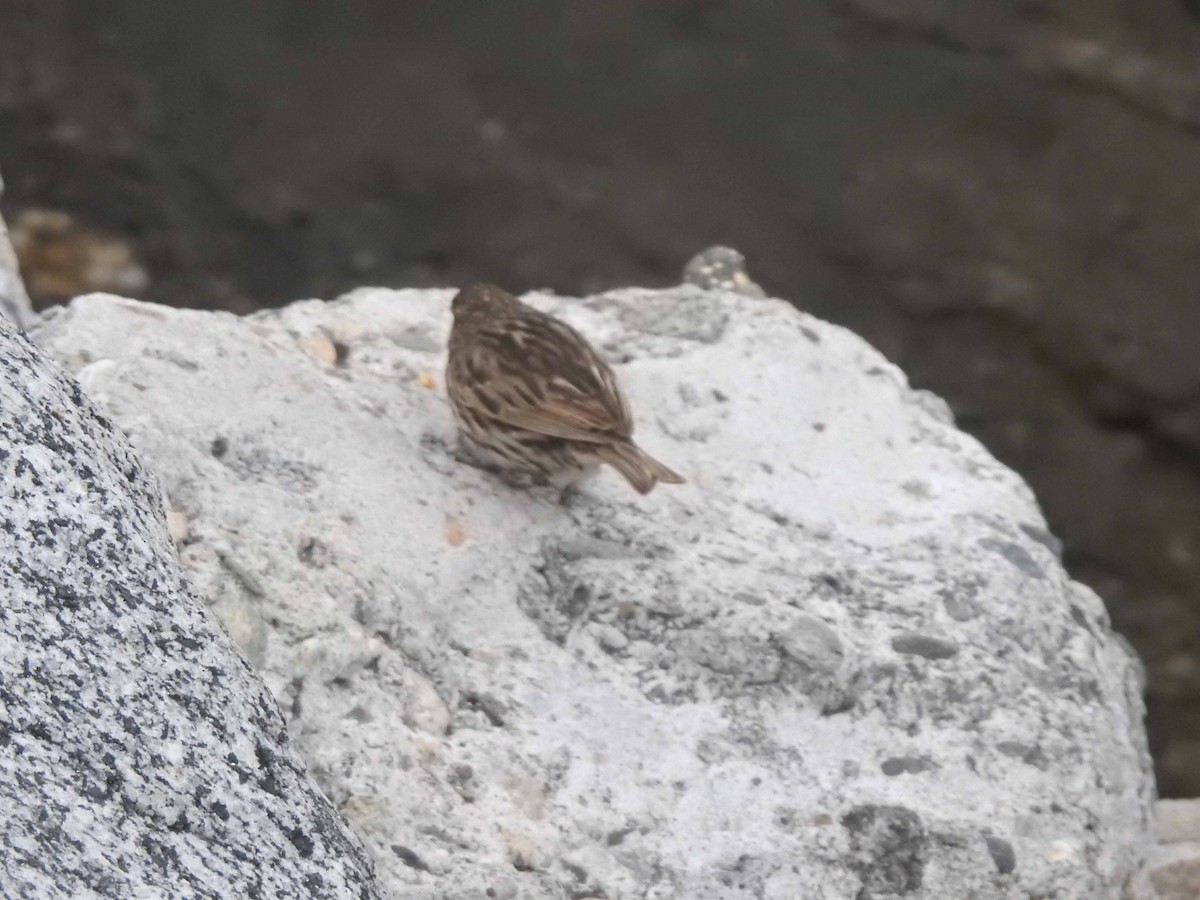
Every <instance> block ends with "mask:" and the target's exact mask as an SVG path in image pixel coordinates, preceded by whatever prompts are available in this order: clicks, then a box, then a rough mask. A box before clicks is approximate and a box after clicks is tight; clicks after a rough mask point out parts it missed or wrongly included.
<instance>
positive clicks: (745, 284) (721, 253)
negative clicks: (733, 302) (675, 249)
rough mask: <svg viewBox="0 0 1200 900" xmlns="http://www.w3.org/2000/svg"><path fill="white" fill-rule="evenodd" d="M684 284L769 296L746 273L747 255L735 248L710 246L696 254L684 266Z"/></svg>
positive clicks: (707, 289) (747, 294)
mask: <svg viewBox="0 0 1200 900" xmlns="http://www.w3.org/2000/svg"><path fill="white" fill-rule="evenodd" d="M683 283H684V284H691V285H695V286H696V287H698V288H701V289H703V290H706V291H731V292H733V293H735V294H744V295H745V296H747V297H765V296H767V293H766V291H764V290H763V289H762V288H761V287H759V286H758V285H757V284H755V283H754V282H753V281H752V280H751V279H750V276H749V275H747V274H746V257H745V256H743V255H742V254H741V253H739V252H738V251H736V250H734V249H733V248H732V247H720V246H717V247H709V248H708V249H707V250H702V251H701V252H700V253H697V254H696V255H695V256H693V257H692V258H691V259H690V260H689V261H688V264H687V265H686V266H684V267H683Z"/></svg>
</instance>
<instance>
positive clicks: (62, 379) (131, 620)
mask: <svg viewBox="0 0 1200 900" xmlns="http://www.w3.org/2000/svg"><path fill="white" fill-rule="evenodd" d="M0 471H2V473H3V474H2V476H0V483H2V485H3V488H2V496H3V500H2V501H0V519H2V521H3V527H2V528H0V894H2V895H3V896H4V897H23V898H38V900H54V898H71V900H76V898H100V897H104V898H122V900H125V898H130V897H146V898H150V897H222V898H232V897H259V898H264V900H265V898H269V897H323V898H356V900H358V898H372V897H379V896H381V894H380V893H379V891H378V890H377V888H376V887H375V886H374V876H373V873H372V867H371V864H370V862H369V860H368V858H367V857H366V855H365V854H364V853H363V850H362V847H361V845H360V844H359V842H358V841H357V840H356V839H355V838H353V837H352V836H351V835H350V833H349V832H348V829H347V828H346V826H345V823H344V822H343V821H342V820H341V819H340V818H339V817H338V815H337V813H336V812H335V811H334V810H333V808H332V807H331V806H330V805H329V802H328V801H327V800H326V799H325V798H324V797H323V796H322V795H321V793H320V791H319V790H318V789H317V788H316V786H315V785H314V784H313V783H312V782H311V781H310V779H309V778H308V776H307V775H306V773H305V765H304V763H303V761H302V760H301V759H300V757H299V755H298V754H297V753H296V751H295V749H294V748H293V746H292V744H291V742H290V740H289V738H288V735H287V730H286V728H285V725H284V721H283V718H282V716H281V715H280V713H279V710H278V708H277V705H276V703H275V700H274V698H273V697H272V696H271V695H270V693H269V692H268V691H267V690H266V688H265V687H264V686H263V685H262V683H261V682H260V681H259V679H258V678H257V677H256V676H255V675H254V673H253V672H252V671H251V670H250V667H249V666H248V665H246V663H245V662H244V660H243V659H242V657H241V656H240V655H239V653H238V652H237V650H236V648H235V647H234V646H233V645H232V643H231V642H230V641H229V639H228V637H227V636H226V635H225V634H224V633H223V632H222V630H221V627H220V625H219V624H218V623H217V622H216V621H214V620H213V619H212V617H211V615H210V614H209V613H208V612H207V611H206V610H205V609H204V607H203V606H202V605H201V604H200V603H198V602H197V600H196V598H195V595H194V594H193V592H192V590H191V588H190V587H189V586H188V584H187V583H186V581H185V580H184V578H183V576H182V574H181V572H180V568H179V565H178V562H177V560H176V555H175V550H174V548H173V547H172V545H171V539H170V536H169V534H168V531H167V523H166V521H165V518H164V515H163V509H162V501H161V494H160V491H159V487H158V483H157V481H156V480H155V479H154V478H153V477H152V476H151V475H150V474H149V473H148V472H147V470H146V469H145V468H144V467H143V465H142V464H141V462H140V461H139V460H138V459H137V457H136V456H135V455H134V454H133V453H132V452H131V451H130V450H129V448H128V445H127V444H126V442H125V440H124V438H123V437H122V436H121V434H120V432H119V431H118V430H117V429H116V428H114V426H113V425H112V424H111V423H110V422H109V421H108V420H107V419H105V418H104V417H103V416H102V415H100V414H99V413H98V412H97V411H96V409H95V408H94V407H93V406H92V404H91V403H90V402H89V401H88V399H87V398H86V397H85V396H84V394H83V393H82V391H81V390H80V388H79V385H78V384H77V383H76V382H75V381H74V380H73V379H71V378H69V377H68V376H67V375H65V374H64V373H63V372H62V371H61V370H60V369H58V367H57V366H55V365H54V364H52V363H50V362H49V361H48V360H47V359H45V357H44V356H43V355H42V354H41V353H40V352H39V351H38V350H36V349H35V348H34V347H33V346H32V345H31V344H30V343H29V342H28V341H27V340H26V339H25V338H24V337H22V336H20V335H19V334H17V333H16V331H15V329H14V328H13V326H12V325H11V324H10V323H8V322H7V321H3V320H0Z"/></svg>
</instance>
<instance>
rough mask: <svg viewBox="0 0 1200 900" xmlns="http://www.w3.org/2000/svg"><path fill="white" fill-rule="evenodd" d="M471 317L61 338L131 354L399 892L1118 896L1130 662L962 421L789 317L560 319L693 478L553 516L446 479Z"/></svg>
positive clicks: (433, 311)
mask: <svg viewBox="0 0 1200 900" xmlns="http://www.w3.org/2000/svg"><path fill="white" fill-rule="evenodd" d="M450 296H451V292H449V291H400V292H393V291H384V290H363V291H358V292H356V293H354V294H352V295H350V296H348V297H346V298H343V299H342V300H340V301H337V302H334V303H328V304H326V303H320V302H305V303H297V304H293V305H292V306H290V307H287V308H285V309H283V310H279V311H272V312H265V313H260V314H257V315H255V316H252V317H250V318H248V319H236V318H233V317H231V316H227V315H216V314H209V313H202V312H191V311H176V310H165V309H160V308H153V310H152V311H153V312H154V315H153V316H151V315H146V314H145V313H146V312H147V311H148V310H149V309H150V308H148V307H144V306H143V305H140V304H134V303H131V302H129V301H124V300H118V299H115V298H110V297H103V296H92V297H87V298H83V299H81V300H78V301H76V302H75V303H74V304H73V305H72V306H71V307H70V308H69V309H68V310H65V311H62V312H59V313H57V314H55V315H54V316H52V317H50V318H49V320H48V321H47V322H46V323H45V325H44V326H43V327H41V328H40V329H39V331H38V339H39V340H40V341H42V342H44V344H45V345H46V346H47V347H49V348H50V350H51V351H52V352H53V353H54V354H56V355H57V356H58V358H60V359H61V360H62V361H63V362H64V364H66V365H68V366H76V367H77V366H78V365H79V362H78V361H79V360H81V359H111V360H115V361H116V362H117V365H116V366H115V367H113V368H112V369H111V370H110V375H109V376H108V377H106V378H105V380H104V382H103V384H102V385H101V386H100V387H102V389H103V393H104V396H105V397H106V398H107V399H106V401H105V405H106V409H107V411H108V413H109V414H110V415H111V416H112V417H113V419H114V420H115V421H116V422H118V423H119V424H120V425H121V426H122V427H123V428H125V429H127V430H128V431H129V433H130V436H131V439H132V440H133V442H134V443H135V444H136V445H137V446H138V447H139V448H140V449H141V451H142V453H143V454H144V455H145V457H146V458H147V459H148V461H149V462H150V464H151V465H152V467H153V468H154V469H155V470H156V471H157V472H158V473H159V475H160V478H161V479H162V481H163V484H164V487H165V490H166V494H167V496H168V499H169V503H170V505H171V507H172V508H174V509H178V510H181V511H183V512H185V513H186V515H187V517H188V522H189V530H188V540H187V543H186V545H185V546H184V547H183V549H182V552H181V556H182V559H183V561H184V563H185V565H186V566H187V567H188V568H189V570H190V572H191V573H192V577H193V579H194V580H195V582H196V584H197V586H198V588H199V589H200V591H201V592H202V593H203V594H205V595H206V596H208V597H209V598H211V599H212V601H213V603H214V608H215V609H217V611H218V612H219V613H220V614H221V615H222V616H226V617H229V621H230V624H231V626H232V630H234V631H235V633H237V634H238V635H239V636H241V638H242V640H245V641H248V642H249V645H248V646H246V648H245V649H246V652H247V653H248V654H249V655H250V656H251V657H252V658H253V659H254V660H255V661H256V663H257V665H259V667H260V670H261V672H262V674H263V677H264V678H265V679H266V681H267V682H268V684H269V685H271V687H272V689H273V690H274V691H275V692H276V695H277V696H278V697H279V700H280V702H281V704H282V706H283V707H284V709H285V711H287V713H288V715H289V717H290V723H291V728H292V731H293V734H294V735H295V737H296V739H297V740H298V742H299V745H300V747H301V748H302V750H303V752H304V755H305V756H306V757H307V759H308V760H309V762H310V764H311V765H312V767H313V770H314V772H315V773H316V775H317V777H318V778H319V780H320V782H321V784H322V785H323V787H324V788H325V790H326V792H327V793H328V794H329V796H330V797H331V798H332V799H333V800H334V802H335V803H336V804H337V805H338V807H339V809H340V810H341V811H342V812H343V813H344V814H345V815H346V816H347V817H348V818H349V819H350V821H351V822H352V823H353V824H354V825H355V826H356V828H357V829H358V830H359V832H360V833H361V834H362V835H363V836H364V838H365V839H366V841H367V843H368V845H369V846H370V848H371V850H372V851H373V853H374V855H375V858H376V860H377V862H378V865H379V869H380V873H381V877H382V878H383V879H384V881H385V882H386V883H387V884H388V885H389V886H390V887H391V888H392V889H393V890H394V892H395V893H396V895H397V896H403V897H418V898H423V897H428V898H435V897H436V898H464V900H465V898H468V897H470V898H475V897H480V896H487V895H488V894H487V891H489V890H491V891H492V894H491V895H493V896H509V895H511V896H520V897H524V898H551V897H554V898H559V897H563V896H577V897H578V896H587V895H589V894H590V895H595V896H605V897H608V898H610V900H621V898H633V897H638V898H689V900H701V898H721V900H738V898H750V897H755V898H758V897H763V898H781V900H782V898H797V897H805V898H808V897H812V898H843V897H854V896H861V897H866V896H871V897H876V898H882V897H891V896H902V895H907V894H911V895H912V896H914V897H915V896H921V897H926V898H952V900H960V898H964V897H972V898H993V897H994V898H1002V897H1003V898H1010V897H1025V896H1046V897H1050V896H1060V897H1087V898H1108V897H1117V896H1119V895H1120V892H1121V888H1122V886H1123V884H1124V883H1125V882H1126V880H1127V878H1128V877H1129V876H1130V874H1131V873H1133V872H1134V870H1135V869H1136V868H1137V866H1138V865H1139V863H1140V861H1141V859H1142V858H1143V857H1144V855H1145V854H1146V852H1147V842H1148V840H1149V839H1150V836H1151V831H1152V824H1151V819H1150V810H1151V802H1152V795H1153V784H1152V779H1151V775H1150V763H1149V757H1148V754H1147V752H1146V745H1145V736H1144V732H1143V729H1142V722H1141V719H1142V715H1143V709H1142V703H1141V699H1140V669H1139V666H1138V664H1137V662H1136V660H1135V659H1134V657H1133V656H1132V654H1131V652H1130V651H1129V650H1128V649H1127V647H1126V645H1125V644H1124V642H1123V641H1121V640H1119V639H1118V638H1116V636H1115V635H1114V634H1113V632H1112V630H1111V628H1110V625H1109V622H1108V617H1107V615H1106V614H1105V611H1104V609H1103V607H1102V605H1101V603H1100V601H1099V600H1098V599H1097V598H1096V596H1095V595H1094V594H1093V593H1091V592H1090V591H1088V590H1087V589H1085V588H1083V587H1080V586H1079V585H1076V584H1074V583H1072V582H1071V581H1070V579H1069V578H1068V577H1067V575H1066V574H1065V573H1064V572H1063V569H1062V566H1061V565H1060V563H1059V561H1058V559H1057V558H1056V555H1055V547H1056V543H1055V541H1054V539H1053V538H1052V537H1051V536H1050V535H1049V534H1048V533H1047V531H1046V526H1045V523H1044V522H1043V520H1042V517H1041V515H1040V514H1039V512H1038V509H1037V506H1036V504H1035V502H1034V499H1033V497H1032V495H1031V494H1030V492H1029V490H1028V488H1027V487H1026V486H1025V485H1024V484H1023V483H1022V482H1021V480H1020V479H1019V478H1018V477H1017V476H1016V475H1014V474H1013V473H1012V472H1011V471H1009V470H1008V469H1006V468H1004V467H1003V466H1001V465H999V464H998V463H996V462H995V461H994V460H993V459H992V458H991V457H989V456H988V455H987V453H986V452H984V450H983V449H982V448H981V447H980V446H979V445H978V444H977V443H976V442H975V441H974V440H972V439H971V438H969V437H966V436H964V435H963V434H961V433H960V432H958V431H956V430H955V429H954V428H953V426H952V425H950V424H948V423H947V422H946V421H945V410H944V407H941V406H939V405H938V404H936V403H932V402H931V401H930V399H929V398H928V397H926V396H923V395H921V394H919V393H916V392H914V391H912V390H910V389H909V388H908V386H907V384H906V382H905V379H904V376H903V375H902V374H901V373H900V372H899V371H898V370H897V369H896V368H895V367H894V366H892V365H890V364H889V363H887V362H886V361H885V360H884V359H882V358H881V357H880V356H879V355H878V354H877V353H876V352H875V351H873V350H872V349H871V348H870V347H868V346H867V345H866V344H865V343H864V342H862V341H861V340H860V339H858V338H857V337H855V336H854V335H852V334H849V333H848V332H846V331H843V330H841V329H838V328H836V327H833V326H830V325H827V324H825V323H823V322H820V321H818V320H815V319H813V318H811V317H809V316H805V315H802V314H800V313H797V312H796V311H795V310H794V309H792V308H791V307H790V306H788V305H786V304H784V303H782V302H779V301H774V300H764V299H755V298H750V297H744V296H739V295H736V294H732V293H719V292H705V291H702V290H699V289H697V288H695V287H683V288H679V289H675V290H671V291H665V292H652V291H641V290H630V291H623V292H618V293H614V294H609V295H603V296H600V297H596V298H593V299H591V300H589V301H587V302H579V301H573V300H566V299H560V298H554V297H546V296H541V297H536V298H533V302H535V303H536V304H537V305H539V306H540V307H542V308H544V309H547V310H551V311H553V312H555V313H558V314H561V315H562V316H563V317H564V318H566V319H568V320H569V321H570V322H572V323H573V324H575V325H576V326H578V327H579V328H581V329H582V330H583V331H584V332H585V333H586V334H588V335H589V336H590V337H591V338H592V339H593V340H594V341H595V342H596V343H597V344H598V345H600V346H601V347H603V348H604V350H605V352H606V353H607V354H608V356H609V357H610V358H611V359H612V360H613V361H614V363H616V364H617V369H618V374H619V377H620V378H621V379H622V381H623V382H624V384H625V385H626V387H627V389H628V392H629V394H630V396H631V400H632V405H633V409H634V413H635V418H636V420H637V422H638V438H639V441H640V442H641V443H642V444H643V445H644V446H645V447H646V449H647V450H648V451H650V452H651V453H653V454H654V455H655V456H657V457H659V458H661V459H663V460H664V461H665V462H666V463H667V464H669V465H671V466H672V467H673V468H676V469H678V470H679V471H681V472H683V473H684V474H686V475H687V476H688V477H689V479H690V484H688V485H686V486H683V487H679V488H671V487H662V488H660V489H659V490H657V491H656V492H655V493H653V494H652V495H650V496H648V497H645V498H639V497H637V496H636V495H634V494H633V493H632V492H631V491H629V489H628V488H627V487H626V486H625V485H624V484H623V483H622V482H620V481H619V480H618V479H617V478H616V477H615V476H613V475H611V474H604V475H602V476H601V477H599V478H597V479H595V480H593V481H591V482H589V483H587V484H586V485H585V486H584V488H583V489H582V491H581V492H580V493H578V494H577V495H575V497H574V498H573V499H572V500H571V502H570V504H569V505H568V506H567V507H563V506H560V505H559V504H558V502H557V494H556V493H554V492H550V491H539V490H536V489H535V490H531V491H519V490H514V489H512V488H509V487H507V486H505V485H504V484H503V483H501V482H500V481H498V480H497V479H496V478H495V477H493V476H491V475H489V474H487V473H485V472H482V471H480V470H478V469H475V468H471V467H470V466H467V465H464V464H463V463H461V462H460V461H459V460H458V459H457V458H456V457H455V454H454V452H453V448H454V444H455V433H454V429H453V424H452V420H451V417H450V415H449V413H448V410H447V408H446V401H445V398H444V396H443V393H442V391H441V389H440V387H438V385H440V382H441V378H440V374H441V369H442V366H443V364H444V355H443V352H442V349H441V348H442V347H444V342H445V337H446V331H447V328H448V325H449V317H448V310H447V304H448V301H449V299H450ZM316 334H323V335H331V336H336V340H337V341H338V342H339V343H340V344H342V345H343V346H342V348H341V349H340V350H339V351H338V353H337V359H336V360H335V363H334V364H333V365H330V364H329V361H328V359H327V358H326V357H327V356H328V353H325V354H323V355H322V354H316V357H315V358H314V354H313V353H312V351H311V346H312V345H311V343H308V344H306V342H308V341H310V339H311V337H312V336H313V335H316ZM230 560H236V561H237V567H236V568H234V567H232V566H231V565H230V564H229V561H230ZM247 573H249V575H250V576H251V577H250V578H247V577H246V574H247ZM250 612H253V614H254V615H255V616H257V619H256V622H258V623H261V626H262V627H261V629H258V626H257V625H256V626H255V628H251V629H246V628H245V627H244V626H243V624H242V623H243V622H244V620H245V617H246V616H247V615H248V614H249V613H250ZM256 629H258V630H256ZM246 635H249V636H248V637H247V636H246ZM431 693H432V694H436V698H435V697H433V696H431Z"/></svg>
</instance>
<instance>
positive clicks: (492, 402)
mask: <svg viewBox="0 0 1200 900" xmlns="http://www.w3.org/2000/svg"><path fill="white" fill-rule="evenodd" d="M458 362H459V364H460V365H462V366H463V367H464V369H465V371H463V372H462V375H463V376H465V377H460V378H459V379H458V383H459V391H458V399H459V401H460V402H462V403H465V404H466V405H467V406H469V407H471V408H473V409H476V410H478V411H480V412H482V413H485V414H486V415H489V416H492V417H494V418H496V419H499V420H500V421H502V422H504V423H506V424H508V425H512V426H514V427H516V428H524V429H526V430H528V431H535V432H537V433H539V434H545V435H549V436H551V437H560V438H565V439H567V440H575V441H590V442H606V441H611V440H612V439H613V437H614V436H620V437H628V436H629V434H630V432H631V431H632V421H631V418H630V414H629V406H628V404H627V403H626V402H625V398H624V396H623V395H622V394H621V390H620V388H619V387H618V386H617V381H616V377H615V376H614V375H613V372H612V369H610V368H609V367H608V365H607V364H606V363H605V362H604V360H602V359H600V357H599V356H598V355H597V354H596V352H595V351H594V350H593V349H592V348H591V346H590V345H589V344H588V343H587V341H586V340H585V339H584V338H583V337H582V336H581V335H580V334H579V333H578V332H576V331H575V330H574V329H573V328H571V327H570V326H569V325H566V324H564V323H562V322H559V321H558V320H556V319H552V318H550V317H549V316H546V315H543V314H541V313H538V312H535V311H532V310H530V311H529V312H527V313H526V314H523V315H521V316H520V317H514V318H512V319H509V320H507V321H505V322H503V323H501V324H498V325H496V326H488V327H485V328H481V329H480V330H479V331H477V332H476V333H475V335H474V340H472V341H471V345H470V346H469V347H465V348H463V352H462V354H460V359H459V361H458Z"/></svg>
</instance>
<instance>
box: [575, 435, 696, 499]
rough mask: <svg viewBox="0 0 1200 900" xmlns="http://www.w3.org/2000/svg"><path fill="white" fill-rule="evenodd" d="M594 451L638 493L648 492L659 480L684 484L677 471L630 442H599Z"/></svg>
mask: <svg viewBox="0 0 1200 900" xmlns="http://www.w3.org/2000/svg"><path fill="white" fill-rule="evenodd" d="M595 453H596V455H597V456H599V457H600V459H602V460H603V461H604V462H606V463H608V464H609V465H610V466H612V467H613V468H614V469H616V470H617V471H618V472H620V473H621V474H622V475H623V476H625V480H626V481H628V482H629V483H630V484H631V485H632V486H633V489H634V490H635V491H637V492H638V493H639V494H648V493H650V492H651V491H652V490H654V486H655V485H656V484H658V483H659V482H660V481H661V482H662V483H663V484H686V483H687V479H685V478H684V477H683V476H682V475H680V474H679V473H678V472H675V471H673V470H671V469H668V468H667V467H666V466H664V465H663V464H662V463H660V462H659V461H658V460H657V459H655V458H654V457H653V456H651V455H650V454H649V453H647V452H646V451H644V450H643V449H642V448H641V447H639V446H637V445H636V444H634V443H632V442H626V443H621V444H601V445H600V446H598V447H596V449H595Z"/></svg>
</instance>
